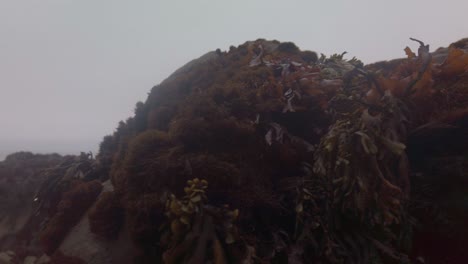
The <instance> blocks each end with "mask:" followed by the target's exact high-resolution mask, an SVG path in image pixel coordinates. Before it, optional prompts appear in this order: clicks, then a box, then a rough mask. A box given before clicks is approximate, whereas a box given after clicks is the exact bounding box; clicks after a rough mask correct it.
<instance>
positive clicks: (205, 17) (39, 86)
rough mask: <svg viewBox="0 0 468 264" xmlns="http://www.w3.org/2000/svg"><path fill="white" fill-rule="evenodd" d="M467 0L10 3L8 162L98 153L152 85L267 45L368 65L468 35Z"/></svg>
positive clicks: (5, 28)
mask: <svg viewBox="0 0 468 264" xmlns="http://www.w3.org/2000/svg"><path fill="white" fill-rule="evenodd" d="M466 10H468V1H466V0H445V1H432V0H425V1H423V0H406V1H403V0H396V1H395V0H394V1H384V0H353V1H351V0H346V1H345V0H341V1H340V0H328V1H326V0H322V1H313V0H309V1H286V0H283V1H273V0H268V1H254V0H249V1H247V0H246V1H241V0H237V1H223V0H199V1H195V0H187V1H177V0H172V1H169V0H168V1H156V0H152V1H150V0H137V1H129V0H125V1H123V0H112V1H111V0H0V160H1V159H2V158H3V156H4V155H5V153H8V152H12V151H16V150H27V149H29V150H32V151H36V152H54V151H57V152H61V153H73V152H75V153H76V152H79V151H80V150H82V151H88V150H93V151H95V150H96V149H97V145H98V143H99V141H100V140H101V139H102V137H103V136H104V135H106V134H110V133H112V132H113V130H114V128H115V127H116V125H117V122H118V121H119V120H122V119H126V118H127V117H129V116H130V115H131V114H132V112H133V108H134V106H135V103H136V102H137V101H138V100H142V101H143V100H145V98H146V96H147V93H148V92H149V90H150V89H151V87H152V86H154V85H155V84H158V83H159V82H160V81H162V80H163V79H164V78H165V77H167V76H168V75H169V74H170V73H172V72H173V71H174V70H176V69H177V68H178V67H180V66H182V65H183V64H184V63H186V62H188V61H189V60H191V59H194V58H196V57H199V56H201V55H203V54H204V53H206V52H207V51H210V50H214V49H216V48H221V49H222V50H226V49H228V48H229V46H230V45H235V46H237V45H239V44H242V43H244V42H245V41H247V40H255V39H257V38H266V39H277V40H280V41H293V42H295V43H296V44H297V45H298V46H299V47H300V48H301V49H309V50H315V51H317V52H322V53H325V54H330V53H335V52H342V51H344V50H346V51H348V53H349V58H351V57H352V56H356V57H358V58H360V59H361V60H363V61H364V62H365V63H369V62H374V61H378V60H386V59H392V58H396V57H401V56H403V55H404V52H403V48H404V47H405V46H406V45H410V46H411V47H416V46H415V43H411V42H410V41H409V40H408V37H410V36H411V37H415V38H419V39H422V40H424V41H425V42H427V43H429V44H431V47H432V49H434V48H437V47H440V46H447V45H448V44H449V43H451V42H453V41H456V40H458V39H460V38H463V37H468V24H467V22H466Z"/></svg>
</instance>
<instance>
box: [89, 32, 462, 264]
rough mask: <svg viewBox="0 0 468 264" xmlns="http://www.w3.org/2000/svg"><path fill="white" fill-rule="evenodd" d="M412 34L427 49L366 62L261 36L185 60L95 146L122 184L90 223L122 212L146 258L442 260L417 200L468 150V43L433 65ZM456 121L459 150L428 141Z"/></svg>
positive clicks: (114, 180) (456, 253)
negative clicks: (432, 164) (438, 163)
mask: <svg viewBox="0 0 468 264" xmlns="http://www.w3.org/2000/svg"><path fill="white" fill-rule="evenodd" d="M413 40H414V39H413ZM415 41H417V42H418V43H419V44H420V47H419V49H418V54H417V55H416V54H415V53H414V52H412V51H411V50H410V49H409V48H407V49H406V54H407V56H408V58H406V59H401V60H399V61H395V62H393V63H388V64H376V65H368V66H364V65H363V63H362V62H360V61H359V60H358V59H356V58H353V59H350V60H347V59H345V58H344V56H345V54H346V53H342V54H334V55H332V56H329V57H326V56H325V55H322V56H321V57H320V58H318V57H317V54H316V53H314V52H311V51H301V50H300V49H299V48H297V46H295V45H294V44H293V43H279V42H277V41H266V40H262V39H260V40H257V41H253V42H247V43H245V44H243V45H240V46H238V47H231V48H230V50H229V52H222V51H220V50H218V51H217V52H212V53H208V54H206V55H204V56H202V57H201V58H200V59H198V60H195V61H192V62H190V63H188V64H187V65H186V66H184V67H182V68H181V69H179V70H178V71H176V72H175V73H174V74H173V75H171V76H170V77H169V78H168V79H166V80H165V81H163V82H162V83H161V84H160V85H158V86H155V87H154V88H153V89H152V91H151V92H150V94H149V96H148V98H147V100H146V102H144V103H141V102H140V103H138V104H137V105H136V108H135V115H134V116H133V117H131V118H129V119H127V120H126V121H125V122H121V123H120V124H119V126H118V128H117V130H116V131H115V133H114V134H113V135H111V136H107V137H106V138H105V139H104V141H103V143H102V144H101V149H100V154H99V155H98V160H100V161H101V164H102V166H103V170H105V171H106V172H108V174H109V175H110V178H111V181H112V183H113V185H114V187H115V193H116V194H118V195H116V194H107V195H106V196H104V197H105V198H102V201H100V202H99V203H98V205H97V206H96V207H95V208H96V209H94V210H95V211H94V212H93V214H92V215H93V216H91V218H92V219H96V222H95V223H96V226H95V228H96V229H95V231H96V232H97V233H102V234H104V235H105V236H107V235H106V233H108V232H109V233H110V231H108V230H116V231H117V229H119V227H118V226H111V225H109V226H108V227H107V226H106V225H104V224H99V221H100V220H99V221H98V220H97V219H100V218H101V216H99V210H102V211H103V212H104V211H105V212H108V213H105V214H108V215H114V212H115V215H117V211H119V210H120V209H118V208H120V207H121V208H123V209H122V210H124V214H125V221H127V222H126V223H127V224H128V225H129V230H130V233H131V237H132V239H133V241H134V242H135V244H136V245H137V247H138V248H139V251H138V254H137V256H136V257H135V258H136V261H137V262H138V263H153V262H155V261H165V262H167V263H180V262H181V261H182V262H184V261H185V262H187V261H192V262H193V263H201V262H203V261H206V260H210V261H213V262H215V263H241V262H242V261H247V262H251V263H271V262H273V263H286V262H291V263H311V262H313V263H410V262H415V261H419V260H421V259H427V260H431V261H432V260H435V259H438V258H437V256H436V255H435V254H434V251H433V250H430V249H428V248H427V247H425V246H422V244H421V243H419V242H418V241H419V240H418V239H417V238H418V237H420V236H425V235H428V234H427V233H425V231H424V230H427V228H428V226H430V225H432V224H433V223H432V222H431V221H423V220H427V219H428V218H430V216H428V215H427V214H425V213H424V212H425V211H424V210H422V209H421V208H427V206H429V203H424V202H421V200H420V199H419V198H418V197H423V198H421V199H422V201H427V200H428V199H433V201H436V200H437V199H438V197H436V196H430V195H429V196H427V193H426V191H427V190H425V189H424V188H421V186H425V185H428V186H432V187H431V188H433V187H434V182H437V180H431V182H426V181H427V180H429V179H431V177H429V176H428V177H427V178H421V177H420V175H421V174H428V175H429V174H431V173H432V174H431V175H432V179H440V177H442V176H441V173H436V174H433V172H429V171H430V170H429V169H427V168H425V167H424V165H423V164H424V162H422V161H423V160H427V159H431V158H433V156H432V155H439V156H440V155H442V156H444V157H446V158H447V157H451V158H453V157H454V156H456V157H457V158H460V159H463V157H465V159H466V149H468V148H466V146H468V144H467V142H466V138H468V137H467V123H466V116H467V115H466V113H467V111H466V106H465V104H464V103H466V102H467V101H468V92H467V84H468V79H467V75H466V73H467V70H468V60H467V56H468V55H467V50H465V49H464V48H460V46H461V44H460V43H457V45H453V46H451V47H450V48H449V49H448V51H447V53H446V54H442V55H441V56H445V58H446V59H445V60H444V61H443V62H440V63H438V62H436V61H435V60H434V59H433V56H435V55H437V54H435V53H434V54H435V55H434V54H433V53H430V52H429V46H428V45H425V44H424V43H423V42H421V41H419V40H415ZM439 55H440V54H439ZM439 55H438V56H439ZM379 67H380V68H381V69H382V70H380V71H379ZM383 67H385V69H383ZM441 95H444V96H441ZM455 113H457V114H455ZM463 120H465V121H463ZM447 131H451V133H455V134H456V135H458V136H457V137H456V138H453V140H454V141H456V142H458V145H462V146H465V147H464V148H463V147H459V148H457V151H456V152H454V151H455V149H454V148H450V147H449V146H448V145H444V146H438V148H435V147H434V151H433V152H431V153H432V154H431V153H429V152H424V148H423V146H424V144H423V143H422V142H426V141H425V140H432V139H434V138H435V136H440V139H441V140H449V139H448V136H447V135H448V134H447ZM444 133H445V134H444ZM444 135H445V137H444ZM455 145H457V144H452V146H455ZM434 153H436V154H434ZM449 153H450V154H449ZM450 155H452V156H450ZM465 171H466V170H465ZM454 174H456V173H454ZM456 175H457V176H454V177H452V178H450V179H447V182H451V180H454V179H460V178H463V179H464V177H466V173H464V172H463V170H462V171H459V173H458V174H456ZM201 179H203V180H201ZM457 181H458V180H457ZM186 184H187V186H186ZM207 184H209V188H208V187H207ZM449 185H450V184H448V185H445V186H449ZM447 188H448V187H447ZM445 190H446V189H445ZM459 195H460V199H462V198H461V197H467V196H466V195H467V193H466V192H464V191H463V190H460V192H459ZM178 197H179V198H178ZM424 197H425V198H424ZM439 198H440V197H439ZM425 199H426V200H425ZM117 200H118V201H117ZM433 204H437V203H436V202H434V203H433ZM226 205H229V206H228V207H227V206H226ZM98 208H102V209H98ZM230 208H236V210H232V209H230ZM434 210H435V209H434ZM441 210H442V211H444V212H445V213H446V215H448V216H453V215H457V214H462V215H463V217H465V216H466V212H463V211H462V210H457V211H450V210H449V209H448V208H442V209H441ZM234 216H235V217H234ZM448 216H447V217H448ZM118 217H119V219H120V217H121V216H120V211H119V216H118ZM110 218H112V217H109V218H105V217H104V216H103V218H102V219H103V221H109V220H110ZM104 219H109V220H104ZM220 219H231V220H230V221H228V222H227V223H226V222H225V221H224V222H223V221H220ZM234 219H235V221H234ZM118 221H120V220H118ZM99 226H101V229H99ZM449 226H450V224H446V225H444V226H443V227H441V228H442V230H443V229H444V228H448V227H449ZM234 227H235V229H230V228H234ZM226 228H227V229H226ZM458 228H462V227H460V226H458ZM98 230H101V231H98ZM226 230H228V231H226ZM232 230H235V231H232ZM231 231H232V232H231ZM438 235H441V234H438ZM441 236H442V237H444V235H441ZM460 239H462V238H460V237H457V238H453V239H452V240H450V241H459V240H460ZM462 240H463V239H462ZM446 241H448V238H447V240H446ZM229 242H232V243H229ZM416 249H417V250H416ZM438 253H440V254H442V253H441V252H438ZM451 253H452V255H453V256H456V258H458V257H460V256H463V252H461V251H459V250H458V251H457V250H456V249H454V251H453V252H451ZM197 261H198V262H197Z"/></svg>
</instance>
